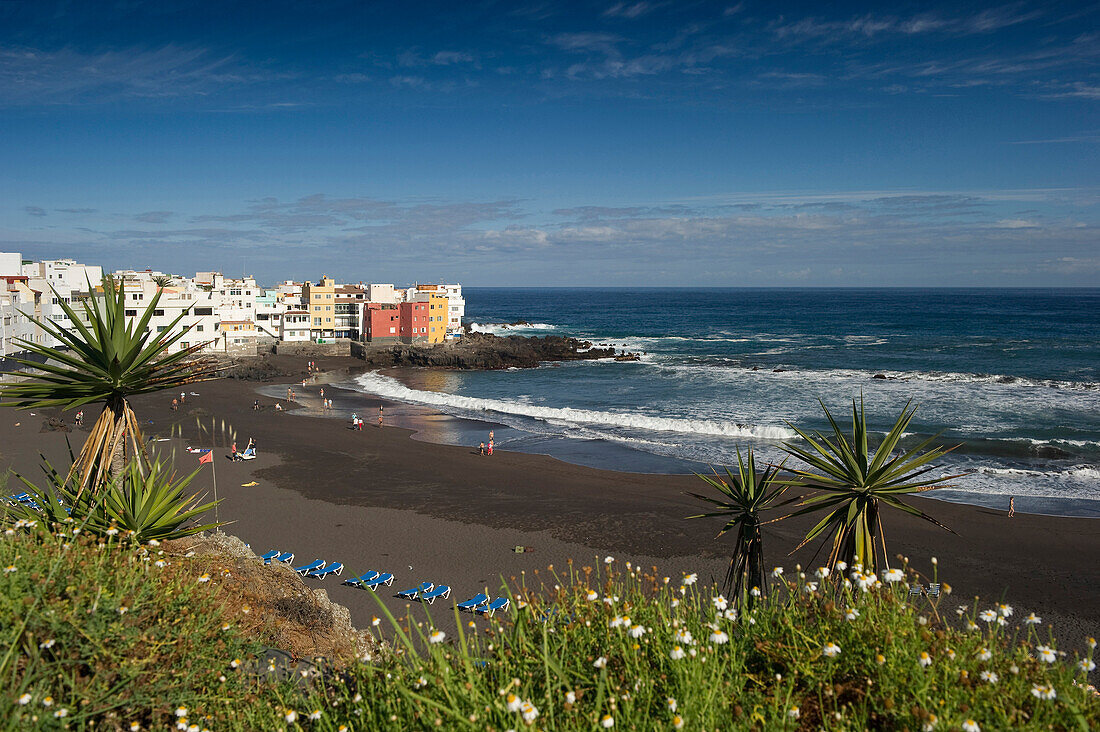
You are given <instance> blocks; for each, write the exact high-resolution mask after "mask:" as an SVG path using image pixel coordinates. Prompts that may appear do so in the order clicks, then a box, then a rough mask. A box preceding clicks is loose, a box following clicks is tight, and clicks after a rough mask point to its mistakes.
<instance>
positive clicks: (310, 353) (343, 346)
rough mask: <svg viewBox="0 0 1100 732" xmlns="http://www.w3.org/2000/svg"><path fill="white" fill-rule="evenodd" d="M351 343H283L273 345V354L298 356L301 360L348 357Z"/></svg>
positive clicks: (342, 341)
mask: <svg viewBox="0 0 1100 732" xmlns="http://www.w3.org/2000/svg"><path fill="white" fill-rule="evenodd" d="M351 349H352V341H351V340H349V339H347V338H337V339H335V340H333V341H331V342H328V339H326V342H325V343H314V342H313V341H308V342H302V343H297V342H291V343H287V342H283V341H280V342H278V343H276V344H275V353H277V354H278V355H280V356H300V357H302V358H310V357H313V358H321V357H322V356H350V355H351Z"/></svg>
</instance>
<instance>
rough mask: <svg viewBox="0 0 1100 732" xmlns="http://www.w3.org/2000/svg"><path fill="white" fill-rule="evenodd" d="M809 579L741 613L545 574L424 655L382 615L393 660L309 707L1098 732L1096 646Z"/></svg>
mask: <svg viewBox="0 0 1100 732" xmlns="http://www.w3.org/2000/svg"><path fill="white" fill-rule="evenodd" d="M846 570H847V571H846ZM815 574H816V577H817V578H819V580H820V581H818V582H816V583H807V581H806V579H805V573H804V572H802V571H801V570H800V569H796V570H795V571H794V572H789V573H784V572H782V571H776V572H774V573H773V576H774V577H775V578H776V585H777V587H776V589H777V590H779V591H778V592H776V593H774V594H773V596H772V597H771V598H768V599H767V600H764V601H762V602H760V603H758V604H757V606H756V607H755V608H754V609H752V610H751V611H749V612H745V613H740V614H739V613H736V612H734V611H733V610H732V609H729V608H727V603H726V601H725V598H723V597H722V596H721V595H720V594H719V588H717V587H704V586H702V585H701V584H700V583H698V582H696V579H697V578H696V577H695V576H694V575H689V576H687V577H685V578H675V579H673V578H665V577H660V576H659V575H658V573H657V572H656V570H655V569H653V570H651V571H643V570H642V569H641V568H639V567H632V566H630V565H626V567H625V568H622V569H620V568H619V564H618V563H617V562H612V563H608V564H603V563H602V562H599V561H597V562H595V563H594V566H591V567H583V568H579V569H577V568H575V567H574V566H573V565H572V564H570V566H569V567H568V568H567V570H566V571H565V572H564V573H558V572H555V571H554V569H553V568H550V572H549V574H548V575H547V574H543V575H542V583H543V585H544V586H545V587H546V588H547V589H546V591H544V592H535V591H533V588H532V589H530V590H529V589H528V588H527V587H525V586H524V585H523V583H522V582H521V583H518V585H517V584H513V585H512V586H510V587H509V586H506V587H505V591H508V592H511V593H512V594H513V603H512V606H513V607H519V606H520V605H521V604H522V605H523V607H522V609H516V610H512V611H511V612H509V613H508V614H507V615H505V616H500V615H497V616H495V617H494V618H491V619H483V618H477V619H475V620H473V621H471V622H470V623H468V622H466V619H465V618H462V619H461V620H462V622H459V623H457V625H458V636H457V637H455V638H451V637H450V636H448V638H447V642H446V643H441V644H435V643H431V642H430V641H431V637H430V635H428V634H430V633H431V632H432V628H433V624H432V622H431V619H430V618H425V619H424V620H422V621H417V620H416V619H414V618H412V617H403V618H400V619H397V618H393V617H392V616H390V617H389V620H390V623H389V628H388V630H387V629H386V626H385V625H383V626H381V628H380V629H379V630H380V631H381V636H382V638H383V640H384V641H386V642H388V643H389V644H390V646H391V648H392V649H393V652H392V653H389V654H386V655H385V656H384V658H383V659H372V661H371V662H370V663H366V664H363V665H361V666H359V667H358V668H356V669H353V671H352V673H351V674H350V676H349V677H348V678H347V679H346V680H345V682H344V683H341V684H338V685H334V686H332V687H329V688H327V689H325V690H324V692H323V693H321V692H317V693H316V695H315V697H313V698H311V699H310V700H309V701H306V702H303V703H302V704H303V705H304V706H303V708H305V706H309V705H310V704H314V703H316V704H318V705H320V704H321V703H322V699H323V703H325V704H327V706H328V708H329V709H330V710H331V711H327V712H326V715H327V716H329V717H331V721H332V723H333V724H335V725H337V726H338V724H340V723H343V724H348V725H349V726H352V727H353V728H356V729H358V728H360V726H362V727H363V728H368V729H394V730H396V729H408V728H410V727H436V726H442V727H443V728H474V729H496V730H509V729H515V730H519V729H523V728H526V727H529V728H531V729H550V730H557V729H563V730H574V729H575V730H591V729H594V728H610V727H615V728H620V727H621V728H625V729H666V728H672V729H681V728H684V729H703V728H706V729H758V728H761V727H763V728H764V729H769V730H771V729H787V730H794V729H807V730H808V729H820V728H822V727H825V728H829V729H832V728H837V729H864V728H875V729H882V728H885V729H905V728H908V729H911V730H921V729H923V730H935V729H943V730H949V729H960V728H963V727H964V726H965V725H971V727H969V728H970V729H979V730H981V729H986V730H997V729H1047V728H1048V727H1049V726H1050V725H1053V726H1054V727H1055V728H1065V727H1067V726H1076V727H1080V728H1082V729H1086V728H1096V727H1097V725H1098V724H1100V698H1098V697H1097V696H1096V694H1095V691H1094V690H1091V689H1090V688H1089V687H1088V683H1087V673H1088V672H1087V669H1090V668H1092V665H1091V664H1092V655H1093V648H1092V647H1091V646H1089V647H1086V648H1081V649H1077V651H1076V652H1075V653H1067V654H1065V655H1063V654H1062V652H1061V651H1058V650H1055V649H1056V644H1055V643H1054V641H1052V640H1050V639H1049V629H1043V631H1042V632H1040V629H1039V628H1038V627H1037V625H1035V624H1034V623H1029V622H1026V619H1025V620H1022V621H1021V622H1012V620H1011V618H1012V617H1014V615H1013V609H1012V608H1011V607H1010V606H1007V605H1000V606H993V612H994V613H995V614H996V615H997V617H999V618H1001V620H1004V621H1005V622H1004V623H998V622H996V621H993V622H991V623H983V624H982V628H980V629H979V630H978V631H977V632H974V631H970V630H967V623H971V622H973V620H974V618H976V617H977V616H978V615H979V614H980V613H981V612H982V611H983V610H985V609H986V608H984V607H968V608H967V609H966V611H965V612H964V613H963V615H962V616H961V617H960V616H959V615H958V614H957V613H956V612H955V607H954V605H953V604H951V603H950V600H948V599H945V598H944V596H941V597H939V598H927V597H924V596H919V597H916V598H913V597H912V596H911V595H910V594H909V586H908V584H907V582H905V581H904V580H906V579H913V577H912V575H911V573H910V572H908V571H907V569H906V568H904V567H903V568H899V569H895V570H889V571H887V572H884V579H886V580H887V581H880V580H878V579H877V578H876V577H875V575H874V574H864V573H863V572H862V571H860V568H858V567H856V568H852V569H849V568H847V567H846V566H838V567H834V568H832V572H829V571H823V570H821V569H819V570H818V571H817V572H816V573H815ZM810 585H813V587H812V589H809V586H810ZM593 593H596V594H598V595H599V597H600V599H603V598H609V599H613V602H611V603H605V602H594V601H593V598H592V597H591V595H592V594H593ZM517 600H522V601H523V602H522V603H520V602H517ZM941 606H942V608H941ZM945 608H947V610H946V612H944V609H945ZM383 609H384V608H383ZM426 609H427V608H425V610H426ZM456 617H457V616H456ZM471 624H472V625H473V626H474V628H471V627H470V625H471ZM1046 649H1049V650H1050V651H1051V652H1052V653H1054V654H1055V655H1057V658H1056V659H1055V660H1054V661H1053V662H1048V660H1047V658H1048V654H1047V652H1046ZM414 680H416V681H424V682H425V683H416V681H414ZM356 697H361V698H364V699H370V700H372V701H371V703H370V704H369V705H366V704H356V703H354V702H353V701H352V700H353V699H355V698H356ZM1090 725H1091V727H1090Z"/></svg>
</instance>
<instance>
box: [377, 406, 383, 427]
mask: <svg viewBox="0 0 1100 732" xmlns="http://www.w3.org/2000/svg"><path fill="white" fill-rule="evenodd" d="M378 428H379V429H381V428H382V410H381V409H379V410H378Z"/></svg>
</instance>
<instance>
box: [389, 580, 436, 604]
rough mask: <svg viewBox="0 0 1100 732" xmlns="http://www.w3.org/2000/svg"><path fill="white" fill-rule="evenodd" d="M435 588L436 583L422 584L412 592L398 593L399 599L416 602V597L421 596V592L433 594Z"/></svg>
mask: <svg viewBox="0 0 1100 732" xmlns="http://www.w3.org/2000/svg"><path fill="white" fill-rule="evenodd" d="M433 587H435V583H434V582H421V583H420V584H419V585H417V586H416V587H414V588H412V589H411V590H404V591H402V592H398V593H397V596H398V597H404V598H406V599H408V600H415V599H416V596H417V595H419V594H420V593H421V592H431V590H432V588H433Z"/></svg>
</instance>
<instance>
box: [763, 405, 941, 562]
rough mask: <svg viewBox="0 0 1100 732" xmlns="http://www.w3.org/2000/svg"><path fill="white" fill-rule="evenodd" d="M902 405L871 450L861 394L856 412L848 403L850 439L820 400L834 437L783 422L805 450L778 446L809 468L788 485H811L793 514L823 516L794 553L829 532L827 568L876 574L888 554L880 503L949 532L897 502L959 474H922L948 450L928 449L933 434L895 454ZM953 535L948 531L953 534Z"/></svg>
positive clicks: (909, 410)
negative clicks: (839, 565) (838, 565)
mask: <svg viewBox="0 0 1100 732" xmlns="http://www.w3.org/2000/svg"><path fill="white" fill-rule="evenodd" d="M911 403H912V402H907V403H906V404H905V407H904V408H903V409H902V410H901V414H900V415H899V416H898V418H897V419H896V420H895V421H894V425H893V427H891V428H890V431H889V432H888V433H887V434H886V437H885V438H884V439H883V440H882V442H881V443H880V444H879V445H878V447H877V449H875V450H874V451H872V450H871V448H870V445H869V442H868V432H867V418H866V414H865V412H864V409H863V396H862V395H860V398H859V405H858V409H857V405H856V400H855V399H853V400H852V435H851V439H849V438H848V436H847V435H845V433H844V431H843V430H842V429H841V428H840V425H838V424H837V422H836V420H835V419H833V415H832V414H830V412H829V409H828V407H826V406H825V404H824V402H822V403H821V408H822V409H823V410H825V417H826V418H827V419H828V420H829V425H830V426H831V427H832V434H831V435H829V436H825V435H823V434H822V433H820V432H816V431H815V432H814V433H813V435H812V436H811V435H809V434H807V433H805V432H803V431H802V430H800V429H798V428H797V427H795V426H794V425H792V424H790V423H788V425H789V426H790V427H791V429H793V430H794V431H795V432H797V433H798V435H799V436H800V437H801V438H802V439H803V440H805V441H806V444H807V445H808V447H801V446H799V445H794V444H791V443H784V445H783V449H784V450H786V451H787V453H788V454H790V455H792V456H794V457H796V458H798V459H799V460H802V461H803V462H805V463H806V464H807V465H808V466H810V469H796V470H792V471H791V472H793V473H794V474H795V475H797V476H798V480H796V481H787V483H788V485H795V484H798V485H801V486H803V487H807V486H808V487H812V488H815V489H817V490H818V491H819V493H818V494H816V495H814V496H811V497H809V498H806V499H804V500H802V501H801V503H800V504H799V505H801V506H804V508H803V509H802V510H800V511H796V512H795V513H793V514H792V516H800V515H802V514H807V513H815V512H820V511H827V512H828V513H827V514H826V515H825V517H824V518H823V519H821V521H819V522H818V523H817V525H815V526H814V527H813V528H812V529H810V531H809V532H808V533H807V534H806V537H805V538H804V539H803V540H802V543H801V544H799V545H798V547H796V548H795V550H796V551H797V550H798V549H800V548H802V547H803V546H805V545H806V544H807V543H809V542H811V541H813V540H814V539H816V538H817V537H818V536H821V535H822V534H823V533H826V532H831V533H832V535H833V544H832V549H831V551H830V553H829V564H828V566H830V567H832V566H834V565H835V564H836V562H838V561H844V562H847V563H848V564H849V565H850V566H856V565H859V566H862V568H863V569H864V571H866V572H872V571H874V569H875V567H876V565H877V564H878V562H877V557H881V558H882V560H883V562H885V563H886V566H888V564H889V560H888V558H887V557H888V555H887V552H886V537H885V535H884V533H883V530H882V519H881V517H880V516H879V508H880V506H887V507H891V508H896V509H898V510H900V511H904V512H905V513H908V514H911V515H913V516H917V517H918V518H922V519H924V520H925V521H928V522H930V523H933V524H935V525H936V526H939V527H940V528H942V529H945V530H947V531H951V529H949V528H947V527H946V526H944V525H943V524H941V523H940V522H939V521H937V520H936V519H934V518H932V517H931V516H929V515H928V514H926V513H924V512H923V511H921V510H920V509H917V508H915V507H913V506H911V505H909V504H907V503H905V502H904V501H902V500H901V496H904V495H907V494H910V493H921V492H924V491H930V490H933V489H935V488H944V487H947V485H948V484H947V483H946V482H945V481H948V480H952V479H954V478H958V477H960V476H959V475H949V476H942V477H936V478H928V477H925V476H927V474H928V473H929V472H931V471H933V470H935V469H936V466H934V465H930V464H929V463H931V462H932V461H933V460H936V459H937V458H939V457H942V456H943V455H945V454H946V453H948V452H950V451H951V450H953V449H954V448H944V447H943V446H935V447H930V445H931V444H932V443H933V442H934V441H935V440H936V439H937V438H938V437H939V435H938V434H937V435H933V436H931V437H929V438H928V439H926V440H924V441H922V442H921V443H920V444H918V445H917V446H916V447H913V448H912V449H909V450H907V451H904V452H900V451H899V452H898V454H896V455H895V454H894V451H895V449H896V448H897V446H898V442H899V441H900V440H901V437H902V435H903V434H904V433H905V430H906V428H907V427H908V426H909V422H910V420H912V418H913V414H914V413H915V412H916V411H917V408H916V407H915V406H914V407H911V406H910V404H911ZM952 533H954V532H953V531H952Z"/></svg>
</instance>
